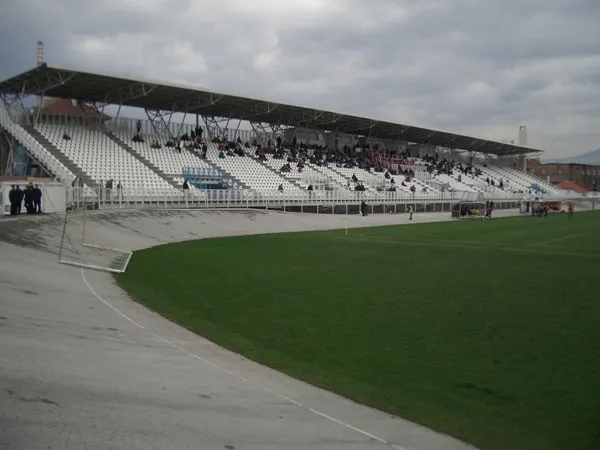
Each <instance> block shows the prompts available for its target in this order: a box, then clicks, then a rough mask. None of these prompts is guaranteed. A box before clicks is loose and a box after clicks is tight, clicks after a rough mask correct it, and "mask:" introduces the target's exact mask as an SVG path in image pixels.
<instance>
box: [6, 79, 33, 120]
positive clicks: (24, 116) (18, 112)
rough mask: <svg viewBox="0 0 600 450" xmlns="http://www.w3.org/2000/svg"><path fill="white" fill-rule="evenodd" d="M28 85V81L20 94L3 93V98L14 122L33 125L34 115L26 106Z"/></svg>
mask: <svg viewBox="0 0 600 450" xmlns="http://www.w3.org/2000/svg"><path fill="white" fill-rule="evenodd" d="M26 87H27V86H26V83H23V86H22V88H21V91H20V92H19V93H18V94H9V93H5V94H3V95H2V100H3V101H4V103H5V105H6V109H7V111H8V113H9V115H10V117H11V118H12V119H13V121H14V122H16V123H22V124H26V125H30V126H33V125H34V122H33V120H32V115H31V114H30V112H29V110H28V109H27V107H26V106H25V89H26Z"/></svg>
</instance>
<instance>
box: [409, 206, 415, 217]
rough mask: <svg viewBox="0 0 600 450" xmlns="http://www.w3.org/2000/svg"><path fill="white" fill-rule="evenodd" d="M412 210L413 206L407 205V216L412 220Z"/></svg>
mask: <svg viewBox="0 0 600 450" xmlns="http://www.w3.org/2000/svg"><path fill="white" fill-rule="evenodd" d="M414 212H415V210H414V209H413V206H412V205H409V206H408V213H409V214H410V216H409V217H408V220H412V216H413V213H414Z"/></svg>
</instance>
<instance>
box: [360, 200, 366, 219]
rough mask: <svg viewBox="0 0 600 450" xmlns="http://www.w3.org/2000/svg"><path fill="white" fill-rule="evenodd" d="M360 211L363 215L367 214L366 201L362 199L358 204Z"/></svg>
mask: <svg viewBox="0 0 600 450" xmlns="http://www.w3.org/2000/svg"><path fill="white" fill-rule="evenodd" d="M360 213H361V214H362V215H363V217H366V216H367V203H366V202H365V201H364V200H363V202H362V203H361V204H360Z"/></svg>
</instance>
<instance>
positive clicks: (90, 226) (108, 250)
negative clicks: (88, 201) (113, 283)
mask: <svg viewBox="0 0 600 450" xmlns="http://www.w3.org/2000/svg"><path fill="white" fill-rule="evenodd" d="M131 256H132V252H131V251H129V250H122V249H118V248H112V247H110V246H109V245H106V244H105V243H103V242H102V239H101V238H100V236H95V233H94V221H93V217H91V215H90V213H89V212H88V211H86V210H85V209H82V210H79V211H68V212H67V213H66V214H65V219H64V223H63V229H62V235H61V241H60V248H59V252H58V262H59V263H61V264H67V265H70V266H76V267H81V268H84V269H91V270H100V271H104V272H111V273H124V272H125V271H126V270H127V266H128V265H129V261H130V260H131Z"/></svg>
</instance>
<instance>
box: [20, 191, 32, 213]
mask: <svg viewBox="0 0 600 450" xmlns="http://www.w3.org/2000/svg"><path fill="white" fill-rule="evenodd" d="M23 194H24V195H25V209H26V210H27V214H33V213H34V210H33V208H34V207H33V186H31V185H29V186H27V187H26V188H25V190H24V191H23Z"/></svg>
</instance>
